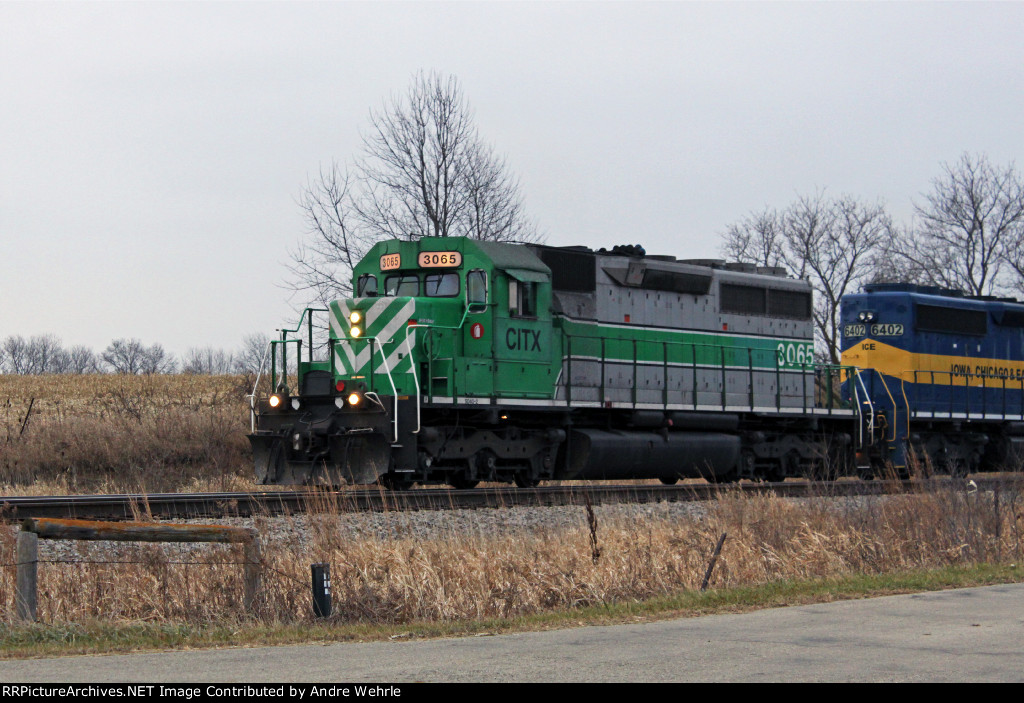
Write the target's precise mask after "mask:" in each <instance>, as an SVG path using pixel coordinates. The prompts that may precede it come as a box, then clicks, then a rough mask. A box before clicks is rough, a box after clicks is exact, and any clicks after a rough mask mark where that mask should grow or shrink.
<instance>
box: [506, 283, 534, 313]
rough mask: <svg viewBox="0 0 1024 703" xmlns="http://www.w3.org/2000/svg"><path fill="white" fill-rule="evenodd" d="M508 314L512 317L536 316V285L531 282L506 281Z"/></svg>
mask: <svg viewBox="0 0 1024 703" xmlns="http://www.w3.org/2000/svg"><path fill="white" fill-rule="evenodd" d="M508 314H509V315H511V316H512V317H536V316H537V284H536V283H533V282H532V281H517V280H515V279H514V278H510V279H509V281H508Z"/></svg>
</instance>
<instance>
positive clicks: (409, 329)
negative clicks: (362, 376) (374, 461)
mask: <svg viewBox="0 0 1024 703" xmlns="http://www.w3.org/2000/svg"><path fill="white" fill-rule="evenodd" d="M470 307H471V306H470V305H468V304H467V305H466V307H465V309H464V310H463V311H462V319H461V320H459V324H458V325H455V326H448V325H435V324H433V323H430V324H420V323H419V322H415V323H412V324H409V325H406V327H405V330H406V331H405V351H406V354H408V356H409V367H410V369H412V380H413V388H415V389H416V429H415V430H413V434H419V431H420V429H422V425H423V421H422V419H421V418H422V414H421V406H422V405H423V394H422V393H420V392H419V391H420V382H419V378H418V377H417V375H416V364H415V363H414V361H413V358H412V341H411V339H412V332H413V330H415V329H419V328H421V327H422V328H423V329H426V330H427V335H428V338H432V335H433V330H435V329H449V330H461V329H463V326H464V325H465V324H466V318H467V317H469V308H470ZM432 361H433V359H432V356H431V354H429V353H428V354H427V379H428V383H427V393H428V395H429V400H430V401H433V399H434V389H433V385H432V383H433V378H432V374H431V369H432V367H433V364H432ZM452 384H453V385H452V397H453V398H455V397H457V395H456V392H455V390H456V389H455V386H454V384H455V368H454V367H453V368H452ZM396 398H397V396H396ZM395 404H396V408H395V421H396V425H395V427H396V430H395V433H396V437H397V432H398V430H397V427H398V425H397V421H398V409H397V404H398V401H397V399H396V401H395ZM395 441H396V442H397V441H398V440H397V439H396V440H395Z"/></svg>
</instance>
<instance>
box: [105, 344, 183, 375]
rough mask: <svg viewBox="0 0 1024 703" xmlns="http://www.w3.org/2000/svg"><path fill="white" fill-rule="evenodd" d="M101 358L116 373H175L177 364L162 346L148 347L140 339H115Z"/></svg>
mask: <svg viewBox="0 0 1024 703" xmlns="http://www.w3.org/2000/svg"><path fill="white" fill-rule="evenodd" d="M101 357H102V359H103V361H104V363H106V364H107V366H109V367H110V369H111V370H113V371H114V373H122V374H155V373H174V371H175V369H176V368H177V362H175V360H174V357H173V356H171V355H170V354H168V353H167V352H166V351H164V348H163V347H162V346H161V345H160V344H154V345H153V346H151V347H147V346H145V345H143V344H142V342H140V341H139V340H138V339H115V340H114V341H113V342H111V343H110V346H108V347H107V348H106V350H104V352H103V354H101Z"/></svg>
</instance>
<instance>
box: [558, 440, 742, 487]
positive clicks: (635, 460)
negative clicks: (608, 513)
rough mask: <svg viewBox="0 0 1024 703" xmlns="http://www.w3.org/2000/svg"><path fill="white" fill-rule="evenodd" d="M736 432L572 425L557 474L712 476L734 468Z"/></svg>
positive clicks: (618, 477) (598, 477) (588, 477)
mask: <svg viewBox="0 0 1024 703" xmlns="http://www.w3.org/2000/svg"><path fill="white" fill-rule="evenodd" d="M739 458H740V438H739V437H737V436H735V435H730V434H723V433H718V432H666V431H662V432H641V431H629V430H598V429H575V430H573V431H572V432H570V433H569V442H568V445H567V447H566V449H565V461H564V463H563V467H564V469H563V470H564V471H565V475H563V476H560V477H559V478H564V479H583V480H626V479H636V478H659V479H674V478H700V477H703V478H709V479H712V478H715V477H723V478H724V477H726V476H729V475H730V474H733V473H735V471H736V469H737V466H738V463H739Z"/></svg>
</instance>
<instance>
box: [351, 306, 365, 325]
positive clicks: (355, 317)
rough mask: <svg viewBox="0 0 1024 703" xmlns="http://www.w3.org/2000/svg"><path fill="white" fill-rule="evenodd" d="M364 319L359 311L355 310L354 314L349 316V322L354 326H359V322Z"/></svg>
mask: <svg viewBox="0 0 1024 703" xmlns="http://www.w3.org/2000/svg"><path fill="white" fill-rule="evenodd" d="M362 319H363V316H362V315H360V314H359V311H358V310H353V311H352V314H351V315H349V316H348V321H349V322H351V323H352V324H353V325H355V324H358V323H359V321H360V320H362Z"/></svg>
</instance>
